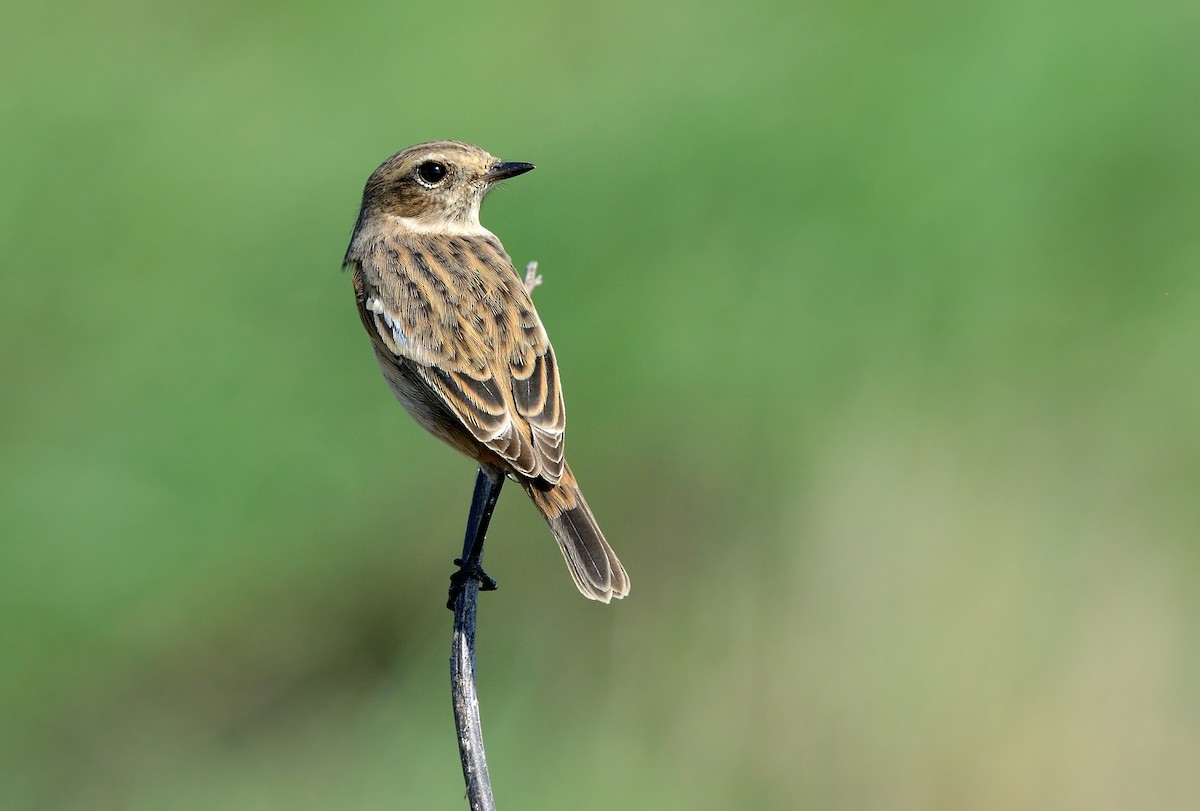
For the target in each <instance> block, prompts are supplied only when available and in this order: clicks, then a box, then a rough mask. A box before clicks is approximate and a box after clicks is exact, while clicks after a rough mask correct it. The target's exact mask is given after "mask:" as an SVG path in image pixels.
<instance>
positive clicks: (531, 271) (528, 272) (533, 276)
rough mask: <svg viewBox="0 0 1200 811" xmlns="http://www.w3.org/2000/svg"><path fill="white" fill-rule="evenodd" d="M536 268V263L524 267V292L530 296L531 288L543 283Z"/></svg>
mask: <svg viewBox="0 0 1200 811" xmlns="http://www.w3.org/2000/svg"><path fill="white" fill-rule="evenodd" d="M537 268H538V263H537V262H530V263H529V264H528V265H526V266H525V290H526V291H527V292H529V293H530V294H532V293H533V288H535V287H537V286H538V285H540V284H541V283H542V282H543V281H545V279H543V278H542V276H541V274H540V273H538V272H537Z"/></svg>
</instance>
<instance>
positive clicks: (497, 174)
mask: <svg viewBox="0 0 1200 811" xmlns="http://www.w3.org/2000/svg"><path fill="white" fill-rule="evenodd" d="M533 168H534V166H533V164H532V163H509V162H507V161H501V162H500V163H497V164H495V165H494V166H493V167H492V168H491V169H488V171H487V174H486V175H484V176H483V179H484V180H486V181H487V182H488V183H496V182H499V181H501V180H507V179H508V178H510V177H516V176H517V175H523V174H525V173H526V172H528V171H529V170H530V169H533Z"/></svg>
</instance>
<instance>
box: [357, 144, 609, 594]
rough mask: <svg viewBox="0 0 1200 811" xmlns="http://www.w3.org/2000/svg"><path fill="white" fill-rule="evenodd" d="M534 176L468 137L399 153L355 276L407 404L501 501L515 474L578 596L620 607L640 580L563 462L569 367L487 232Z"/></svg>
mask: <svg viewBox="0 0 1200 811" xmlns="http://www.w3.org/2000/svg"><path fill="white" fill-rule="evenodd" d="M533 168H534V167H533V165H532V164H528V163H505V162H501V161H499V160H497V159H496V158H494V157H492V156H491V155H489V154H488V153H487V152H484V151H483V150H482V149H480V148H479V147H476V146H471V145H470V144H464V143H459V142H457V141H430V142H428V143H423V144H417V145H416V146H412V147H409V148H408V149H405V150H403V151H401V152H397V153H396V154H395V155H393V156H392V157H390V158H388V159H387V160H386V161H384V162H383V164H382V165H381V166H380V167H379V168H378V169H376V170H375V172H374V173H373V174H372V175H371V177H370V178H369V179H368V180H367V185H366V188H365V189H364V191H363V200H362V210H361V211H360V212H359V215H358V222H357V223H356V225H355V227H354V234H353V236H352V237H351V238H350V247H349V248H348V249H347V251H346V259H345V266H348V267H350V268H352V270H353V279H354V293H355V299H356V300H357V302H358V313H359V316H360V317H361V318H362V323H363V326H364V327H365V328H366V330H367V334H368V335H369V336H370V339H371V344H372V346H373V347H374V349H375V357H376V359H377V360H378V361H379V367H380V369H381V370H382V371H383V376H384V378H386V379H387V382H388V385H389V386H390V387H391V389H392V392H393V393H394V394H395V395H396V398H397V399H398V400H399V401H400V403H401V405H403V406H404V408H405V409H407V411H408V413H409V414H411V415H412V416H413V418H414V419H415V420H416V421H417V422H418V423H420V425H421V426H422V427H423V428H425V430H427V431H429V432H430V433H432V434H433V435H434V436H436V437H438V438H439V439H441V440H442V441H443V442H445V443H447V444H448V445H450V446H452V447H454V448H457V449H458V450H460V451H462V452H463V453H465V454H466V455H467V456H469V457H471V458H472V459H474V460H475V461H477V462H478V463H479V465H480V471H481V477H480V481H481V482H482V481H483V477H484V475H485V474H486V475H487V476H488V477H490V480H491V481H492V482H493V483H494V487H495V488H496V491H495V493H494V494H493V495H492V500H491V504H492V505H494V503H495V497H496V496H498V494H499V485H500V484H502V483H503V477H504V476H508V477H509V478H511V479H513V480H515V481H517V482H519V483H520V484H521V486H522V487H524V488H525V491H526V492H527V493H528V494H529V497H530V498H531V499H532V500H533V503H534V505H535V506H536V507H537V508H538V510H539V511H540V512H541V513H542V515H543V516H545V518H546V521H547V522H548V523H549V525H550V529H551V530H552V531H553V532H554V537H555V538H556V539H557V540H558V544H559V547H560V548H561V549H562V553H563V557H564V558H565V559H566V561H567V567H568V568H569V569H570V571H571V577H573V578H574V580H575V585H576V586H578V587H579V591H580V592H582V593H583V595H584V596H585V597H589V598H591V599H593V600H599V601H601V602H605V603H607V602H609V601H610V600H611V599H612V598H614V597H618V598H619V597H624V596H625V595H626V594H628V593H629V577H628V576H627V575H626V574H625V569H624V567H623V566H621V562H620V561H619V560H618V559H617V556H616V554H614V553H613V551H612V549H611V548H610V547H609V545H608V542H607V541H605V540H604V535H603V534H602V533H601V532H600V528H599V527H598V526H597V525H596V519H595V518H593V517H592V511H591V510H590V509H589V508H588V505H587V502H586V501H584V499H583V494H582V493H581V492H580V491H579V485H578V484H577V483H576V481H575V475H574V474H573V473H572V472H571V468H570V466H569V465H567V463H566V460H565V459H564V457H563V436H564V433H563V432H564V428H565V425H566V422H565V412H564V410H563V398H562V390H561V388H560V386H559V379H558V364H557V362H556V361H555V359H554V350H553V348H551V346H550V340H549V339H548V338H547V337H546V331H545V329H543V328H542V322H541V319H539V318H538V314H537V310H536V309H534V306H533V300H532V298H531V296H530V289H531V288H532V287H533V286H534V285H535V284H536V281H537V280H534V279H530V280H529V281H528V282H527V283H523V282H522V279H521V277H519V276H518V275H517V272H516V270H515V269H514V268H513V264H512V260H511V259H510V258H509V256H508V254H507V253H505V251H504V248H503V246H502V245H501V244H500V240H498V239H497V238H496V236H495V235H494V234H493V233H492V232H491V231H489V230H487V229H486V228H484V227H483V226H482V225H480V224H479V207H480V205H481V204H482V203H483V198H484V197H485V196H486V195H487V193H488V192H489V191H490V190H491V189H492V188H493V187H494V186H495V185H496V184H497V183H499V182H500V181H502V180H505V179H506V178H510V177H515V176H517V175H520V174H524V173H525V172H528V171H529V170H531V169H533ZM527 284H528V287H527ZM477 498H478V491H477ZM487 512H488V516H490V507H489V508H487ZM473 520H474V511H473ZM484 531H486V518H485V519H484ZM469 533H470V529H468V534H469ZM480 543H482V538H481V539H480ZM480 574H481V573H480ZM484 578H485V583H486V582H488V581H487V580H486V576H484Z"/></svg>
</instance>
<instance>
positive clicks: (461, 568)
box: [446, 466, 504, 611]
mask: <svg viewBox="0 0 1200 811" xmlns="http://www.w3.org/2000/svg"><path fill="white" fill-rule="evenodd" d="M503 485H504V474H503V473H502V472H500V471H499V470H496V469H495V468H491V467H483V466H480V468H479V475H478V476H477V477H476V478H475V495H474V496H472V497H471V515H470V517H469V518H468V519H467V535H466V537H465V538H464V539H463V556H462V557H461V558H457V559H455V561H454V562H455V564H457V565H458V571H457V572H455V573H454V574H452V575H450V599H449V600H447V601H446V607H447V608H449V609H450V610H451V611H453V610H454V601H455V600H456V599H457V598H458V595H459V593H461V592H462V589H463V586H464V585H465V584H466V582H467V581H468V580H478V581H479V589H480V591H492V590H494V589H495V588H496V581H495V580H493V579H492V578H490V577H488V576H487V573H486V572H485V571H484V570H483V539H484V537H485V536H486V535H487V529H488V524H489V523H490V522H491V520H492V510H494V509H495V508H496V500H497V499H499V498H500V488H501V487H502V486H503Z"/></svg>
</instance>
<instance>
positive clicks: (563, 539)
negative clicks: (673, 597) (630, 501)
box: [525, 464, 629, 603]
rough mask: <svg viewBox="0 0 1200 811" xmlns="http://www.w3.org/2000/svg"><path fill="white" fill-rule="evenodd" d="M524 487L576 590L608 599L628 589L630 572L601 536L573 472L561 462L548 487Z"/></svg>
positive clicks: (593, 598)
mask: <svg viewBox="0 0 1200 811" xmlns="http://www.w3.org/2000/svg"><path fill="white" fill-rule="evenodd" d="M525 491H526V492H527V493H529V497H530V498H531V499H533V503H534V505H535V506H536V507H537V508H538V510H539V511H540V512H541V513H542V515H544V516H545V517H546V523H547V524H549V525H550V529H551V530H553V532H554V537H555V538H556V539H557V540H558V546H559V548H560V549H562V553H563V558H565V559H566V561H567V568H568V569H570V571H571V577H572V578H574V580H575V585H576V587H578V589H579V592H580V593H581V594H582V595H583V596H584V597H587V598H588V599H591V600H599V601H600V602H602V603H607V602H609V601H610V600H612V598H614V597H616V598H618V599H620V598H621V597H624V596H625V595H626V594H628V593H629V575H627V574H625V567H624V566H622V565H621V561H619V560H617V555H616V553H615V552H613V551H612V547H610V546H609V545H608V541H606V540H604V533H602V532H601V531H600V527H598V526H597V525H596V519H595V518H593V517H592V511H591V509H589V508H588V505H587V502H586V501H584V500H583V493H581V492H579V485H578V484H577V483H576V482H575V474H574V473H572V472H571V468H570V467H569V466H567V465H565V464H564V465H563V476H562V480H561V481H559V483H558V484H557V485H556V486H554V487H552V488H550V489H549V490H538V489H537V488H536V487H534V486H533V485H531V484H528V483H526V484H525Z"/></svg>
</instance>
